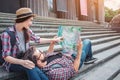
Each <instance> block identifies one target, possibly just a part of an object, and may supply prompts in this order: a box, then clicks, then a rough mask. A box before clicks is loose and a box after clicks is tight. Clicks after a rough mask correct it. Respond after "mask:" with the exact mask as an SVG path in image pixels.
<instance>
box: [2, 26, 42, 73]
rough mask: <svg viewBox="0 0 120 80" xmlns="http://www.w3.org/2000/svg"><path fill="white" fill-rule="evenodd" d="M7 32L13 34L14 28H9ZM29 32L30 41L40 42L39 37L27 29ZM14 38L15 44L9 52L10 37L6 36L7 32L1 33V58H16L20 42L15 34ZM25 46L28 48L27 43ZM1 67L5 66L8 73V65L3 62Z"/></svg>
mask: <svg viewBox="0 0 120 80" xmlns="http://www.w3.org/2000/svg"><path fill="white" fill-rule="evenodd" d="M9 30H10V31H13V32H15V30H14V27H9ZM29 32H30V39H31V40H32V41H35V42H40V37H38V36H35V34H34V33H33V32H32V30H30V29H29ZM15 37H16V44H15V45H14V46H13V48H12V52H11V43H10V36H9V35H8V33H7V32H3V33H2V34H1V40H2V45H3V53H2V56H3V58H5V57H6V56H12V57H16V54H17V52H19V48H18V45H19V43H20V41H19V39H18V35H17V34H16V32H15ZM26 44H28V47H29V43H26ZM3 66H5V67H6V70H7V71H9V67H10V63H8V62H5V63H4V64H3Z"/></svg>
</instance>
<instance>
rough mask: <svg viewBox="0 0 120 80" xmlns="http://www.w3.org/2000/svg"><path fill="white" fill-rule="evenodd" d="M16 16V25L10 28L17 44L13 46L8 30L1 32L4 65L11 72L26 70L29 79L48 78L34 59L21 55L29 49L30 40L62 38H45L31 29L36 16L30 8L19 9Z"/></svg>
mask: <svg viewBox="0 0 120 80" xmlns="http://www.w3.org/2000/svg"><path fill="white" fill-rule="evenodd" d="M16 17H17V18H16V20H15V21H16V22H15V25H14V26H12V27H9V28H8V29H9V31H12V32H14V34H15V39H16V43H15V45H14V46H13V47H12V45H11V43H10V36H9V35H8V33H7V32H3V33H2V34H1V40H2V45H3V52H2V56H3V58H4V60H5V62H4V64H3V66H4V67H5V68H6V70H7V71H9V72H26V73H27V76H28V79H29V80H48V78H47V77H46V75H45V74H44V73H43V72H42V71H41V70H40V69H38V67H36V66H35V64H34V63H33V62H32V61H30V60H23V59H21V55H22V53H24V52H25V51H26V50H28V49H29V47H30V46H29V43H30V40H32V41H35V42H37V43H50V42H51V41H56V42H57V41H60V38H54V39H44V38H40V37H39V36H36V35H35V34H34V33H33V32H32V30H30V26H31V25H32V21H33V18H34V17H35V14H33V13H32V10H31V9H30V8H20V9H18V10H17V11H16Z"/></svg>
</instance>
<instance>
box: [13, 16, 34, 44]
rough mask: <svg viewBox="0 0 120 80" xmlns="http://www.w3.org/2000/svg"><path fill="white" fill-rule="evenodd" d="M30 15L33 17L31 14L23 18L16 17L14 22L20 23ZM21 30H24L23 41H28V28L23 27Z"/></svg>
mask: <svg viewBox="0 0 120 80" xmlns="http://www.w3.org/2000/svg"><path fill="white" fill-rule="evenodd" d="M30 17H33V16H28V17H25V18H20V19H16V20H15V22H16V23H21V22H24V21H26V20H28V19H29V18H30ZM23 32H24V36H25V43H27V42H29V41H30V34H29V30H28V29H26V28H23Z"/></svg>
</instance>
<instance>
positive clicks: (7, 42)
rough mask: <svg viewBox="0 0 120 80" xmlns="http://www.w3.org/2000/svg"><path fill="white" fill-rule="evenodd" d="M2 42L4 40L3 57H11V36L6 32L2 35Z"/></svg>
mask: <svg viewBox="0 0 120 80" xmlns="http://www.w3.org/2000/svg"><path fill="white" fill-rule="evenodd" d="M1 40H2V47H3V53H2V57H6V56H10V55H11V43H10V36H9V35H8V33H7V32H4V33H2V34H1Z"/></svg>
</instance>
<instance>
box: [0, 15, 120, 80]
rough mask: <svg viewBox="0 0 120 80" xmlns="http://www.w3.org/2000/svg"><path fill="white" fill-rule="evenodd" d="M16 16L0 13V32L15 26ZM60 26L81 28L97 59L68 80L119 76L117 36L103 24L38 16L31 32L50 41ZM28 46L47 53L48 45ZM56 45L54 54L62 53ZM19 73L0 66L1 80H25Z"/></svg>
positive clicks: (119, 38)
mask: <svg viewBox="0 0 120 80" xmlns="http://www.w3.org/2000/svg"><path fill="white" fill-rule="evenodd" d="M14 19H15V15H14V14H8V13H0V33H1V32H2V31H3V30H4V29H5V28H6V27H8V26H11V25H13V24H14ZM59 25H65V26H66V25H67V26H75V27H81V28H82V32H81V35H80V37H81V38H82V40H83V39H91V42H92V49H93V55H94V57H96V58H98V60H97V61H96V62H95V63H94V64H89V65H83V67H82V68H81V69H80V70H79V74H78V75H75V76H74V77H73V78H71V80H117V79H118V77H119V74H120V65H119V64H120V61H119V60H120V33H118V32H116V31H113V30H111V29H109V28H106V27H104V26H103V25H100V24H96V23H93V22H89V21H76V20H67V19H57V18H48V17H37V18H36V19H35V20H34V22H33V25H32V26H31V29H32V30H33V32H35V33H36V35H38V36H41V37H43V38H52V37H53V36H55V35H56V34H57V29H58V26H59ZM31 45H35V46H37V48H38V49H40V50H42V51H46V50H47V49H48V45H49V44H44V45H42V44H41V45H39V44H36V43H34V42H32V41H31ZM61 49H62V48H61V46H60V45H58V44H56V45H55V51H58V50H61ZM21 75H22V74H16V73H7V72H6V71H5V70H3V69H2V68H1V67H0V80H26V78H25V77H23V79H22V78H21Z"/></svg>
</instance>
